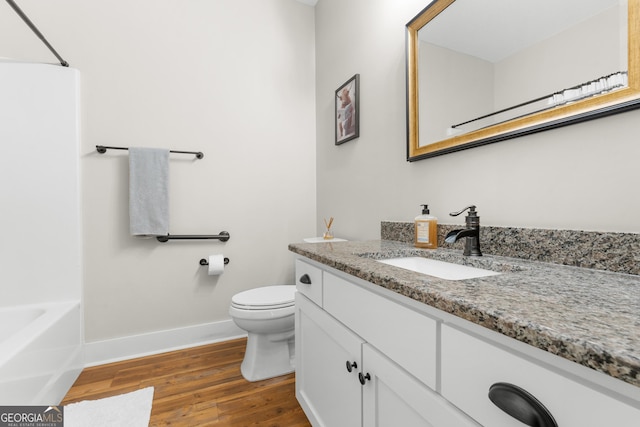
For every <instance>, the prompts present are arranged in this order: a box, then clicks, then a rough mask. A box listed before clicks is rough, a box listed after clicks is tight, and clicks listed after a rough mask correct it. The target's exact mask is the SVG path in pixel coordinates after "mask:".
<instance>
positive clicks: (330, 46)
mask: <svg viewBox="0 0 640 427" xmlns="http://www.w3.org/2000/svg"><path fill="white" fill-rule="evenodd" d="M426 3H427V2H426V1H424V0H422V1H419V0H412V1H404V2H397V1H394V0H377V1H374V2H371V1H367V0H350V1H349V2H344V1H340V0H320V1H319V2H318V5H317V6H316V60H317V71H316V72H317V83H316V98H317V110H316V118H317V120H316V127H317V133H316V134H317V169H318V178H317V180H318V185H317V192H318V196H317V205H318V216H319V217H329V216H333V217H335V221H334V228H335V234H336V236H341V237H345V238H349V239H370V238H377V237H378V236H379V229H380V221H381V220H395V221H407V220H409V221H410V220H412V219H413V218H414V217H415V216H416V215H418V214H419V212H420V211H419V205H420V204H421V203H429V204H430V206H431V213H432V214H435V215H436V216H437V217H438V218H439V219H440V222H442V223H447V224H457V223H462V221H463V220H462V218H451V217H449V216H448V212H451V211H454V210H457V209H461V208H463V207H465V206H467V205H470V204H475V205H477V206H478V211H479V214H480V216H481V221H482V223H483V224H486V225H495V226H515V227H539V228H552V229H556V228H557V229H581V230H596V231H618V232H638V231H639V229H640V227H639V226H638V222H637V212H638V211H639V210H640V200H638V198H636V197H634V194H635V189H634V187H635V185H636V184H637V183H638V182H639V178H640V169H639V168H638V167H637V159H638V157H639V155H640V143H639V141H638V137H637V135H638V134H639V132H640V111H633V112H628V113H624V114H619V115H616V116H613V117H609V118H604V119H599V120H595V121H591V122H588V123H583V124H578V125H573V126H569V127H564V128H561V129H557V130H553V131H548V132H544V133H540V134H536V135H531V136H527V137H521V138H518V139H513V140H509V141H505V142H500V143H496V144H492V145H489V146H484V147H480V148H474V149H470V150H466V151H461V152H458V153H454V154H448V155H445V156H440V157H436V158H432V159H427V160H422V161H419V162H415V163H407V162H406V161H405V156H406V148H405V140H406V136H405V75H404V64H405V63H404V59H405V53H404V47H405V33H404V26H405V24H406V23H407V22H408V21H409V20H410V19H411V18H412V17H413V16H414V15H415V14H417V13H418V12H419V11H420V10H421V9H422V8H423V7H424V6H426ZM355 73H360V75H361V94H360V100H361V111H360V120H361V123H360V138H359V139H356V140H353V141H350V142H348V143H346V144H343V145H341V146H335V145H334V144H333V134H332V129H333V103H332V102H333V94H334V91H335V89H336V88H337V87H338V86H339V85H341V84H342V83H343V82H344V81H345V80H346V79H347V78H349V77H350V76H352V75H353V74H355Z"/></svg>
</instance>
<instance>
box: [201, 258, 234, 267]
mask: <svg viewBox="0 0 640 427" xmlns="http://www.w3.org/2000/svg"><path fill="white" fill-rule="evenodd" d="M227 264H229V258H227V257H225V258H224V265H227ZM200 265H209V261H207V260H206V259H204V258H202V259H201V260H200Z"/></svg>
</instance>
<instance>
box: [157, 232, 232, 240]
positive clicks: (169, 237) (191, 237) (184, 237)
mask: <svg viewBox="0 0 640 427" xmlns="http://www.w3.org/2000/svg"><path fill="white" fill-rule="evenodd" d="M229 238H231V236H230V235H229V233H228V232H226V231H221V232H220V233H219V234H216V235H209V236H207V235H199V234H195V235H190V234H186V235H185V234H167V235H166V236H157V237H156V239H158V242H162V243H165V242H168V241H169V240H204V239H218V240H220V241H221V242H226V241H227V240H229Z"/></svg>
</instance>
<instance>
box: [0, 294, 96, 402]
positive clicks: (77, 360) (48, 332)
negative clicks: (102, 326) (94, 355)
mask: <svg viewBox="0 0 640 427" xmlns="http://www.w3.org/2000/svg"><path fill="white" fill-rule="evenodd" d="M81 320H82V319H81V311H80V302H79V301H69V302H56V303H43V304H38V305H25V306H18V307H4V308H2V307H0V406H2V405H57V404H59V403H60V401H61V400H62V398H63V397H64V396H65V394H66V393H67V391H68V390H69V388H70V387H71V385H72V384H73V382H74V381H75V380H76V378H77V377H78V375H79V374H80V371H81V370H82V366H83V357H82V331H81V329H80V328H81V326H80V325H81V324H82V323H81Z"/></svg>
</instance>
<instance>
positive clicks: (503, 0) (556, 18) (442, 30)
mask: <svg viewBox="0 0 640 427" xmlns="http://www.w3.org/2000/svg"><path fill="white" fill-rule="evenodd" d="M618 4H626V0H561V1H560V0H535V1H517V0H481V1H479V0H457V1H455V2H454V3H453V4H452V5H451V6H449V7H448V8H447V9H446V10H445V11H444V12H443V13H441V14H440V15H438V16H437V17H436V18H435V19H433V20H432V21H430V22H429V25H426V26H425V27H424V28H422V29H421V30H420V31H419V38H420V39H421V40H425V41H428V42H429V43H433V44H435V45H438V46H441V47H444V48H447V49H451V50H454V51H457V52H461V53H465V54H467V55H472V56H475V57H477V58H481V59H484V60H486V61H490V62H494V63H495V62H498V61H500V60H502V59H504V58H506V57H508V56H510V55H512V54H513V53H515V52H518V51H520V50H521V49H523V48H525V47H528V46H532V45H534V44H536V43H538V42H540V41H542V40H545V39H548V38H550V37H551V36H553V35H555V34H558V33H560V32H562V31H563V30H565V29H566V28H569V27H571V26H573V25H575V24H577V23H579V22H582V21H584V20H586V19H588V18H590V17H592V16H596V15H598V14H599V13H600V12H602V11H603V10H606V9H609V8H611V7H613V6H616V5H618Z"/></svg>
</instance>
